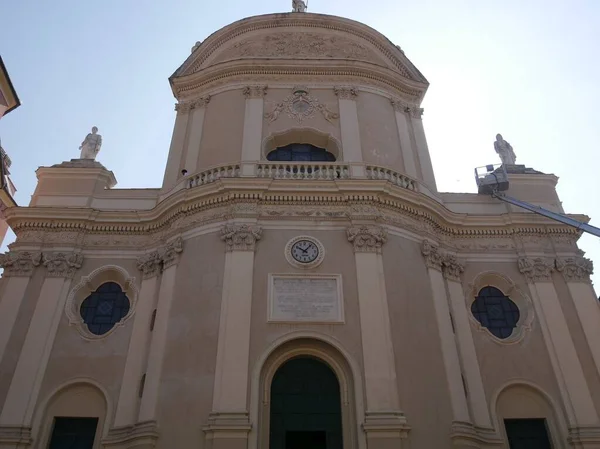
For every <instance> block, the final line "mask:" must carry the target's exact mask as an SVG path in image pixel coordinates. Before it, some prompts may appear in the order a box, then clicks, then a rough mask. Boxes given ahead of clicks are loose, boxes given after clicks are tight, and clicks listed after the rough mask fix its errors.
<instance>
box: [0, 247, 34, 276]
mask: <svg viewBox="0 0 600 449" xmlns="http://www.w3.org/2000/svg"><path fill="white" fill-rule="evenodd" d="M41 261H42V254H41V253H39V252H29V251H9V252H8V253H6V254H0V267H2V268H4V273H3V274H2V276H3V277H8V276H31V275H32V274H33V269H34V268H35V267H37V266H39V265H40V263H41Z"/></svg>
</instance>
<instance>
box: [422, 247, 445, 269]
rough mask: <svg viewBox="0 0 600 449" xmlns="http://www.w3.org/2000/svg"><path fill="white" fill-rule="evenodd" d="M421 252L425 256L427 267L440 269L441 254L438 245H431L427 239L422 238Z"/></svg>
mask: <svg viewBox="0 0 600 449" xmlns="http://www.w3.org/2000/svg"><path fill="white" fill-rule="evenodd" d="M421 254H422V255H423V257H424V258H425V265H427V267H428V268H433V269H435V270H438V271H442V261H443V256H442V252H441V251H440V249H439V247H437V246H435V245H432V244H431V242H430V241H429V240H423V243H422V244H421Z"/></svg>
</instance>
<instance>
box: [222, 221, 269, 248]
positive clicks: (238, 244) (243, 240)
mask: <svg viewBox="0 0 600 449" xmlns="http://www.w3.org/2000/svg"><path fill="white" fill-rule="evenodd" d="M261 237H262V228H261V227H259V226H253V225H248V224H229V225H225V226H223V227H222V228H221V240H223V241H224V242H225V245H226V250H227V251H254V249H255V248H256V242H257V241H259V240H260V239H261Z"/></svg>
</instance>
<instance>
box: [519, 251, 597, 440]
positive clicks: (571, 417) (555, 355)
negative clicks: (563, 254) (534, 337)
mask: <svg viewBox="0 0 600 449" xmlns="http://www.w3.org/2000/svg"><path fill="white" fill-rule="evenodd" d="M518 265H519V271H521V273H523V274H524V275H525V277H526V278H527V282H528V285H529V291H530V292H531V297H532V300H533V304H534V307H535V311H536V314H537V315H538V318H539V322H540V327H541V329H542V334H543V336H544V340H545V342H546V347H547V348H548V353H549V355H550V360H551V362H552V367H553V369H554V374H555V376H556V380H557V382H558V385H559V389H560V392H561V396H562V399H563V403H564V406H565V409H566V412H567V417H568V421H569V422H568V425H569V427H570V428H571V430H572V431H576V430H577V429H578V428H581V427H596V426H598V425H599V424H600V423H599V422H598V414H597V412H596V409H595V407H594V403H593V402H592V398H591V395H590V390H589V387H588V385H587V382H586V380H585V376H584V375H583V369H582V368H581V364H580V363H579V358H578V356H577V351H576V349H575V345H574V344H573V340H572V338H571V333H570V332H569V328H568V326H567V321H566V319H565V316H564V314H563V311H562V309H561V306H560V301H559V299H558V295H557V293H556V289H555V288H554V284H553V282H552V271H553V270H554V263H553V261H551V260H549V259H546V258H542V257H537V258H527V257H521V258H520V259H519V261H518ZM582 447H592V446H586V445H584V446H582Z"/></svg>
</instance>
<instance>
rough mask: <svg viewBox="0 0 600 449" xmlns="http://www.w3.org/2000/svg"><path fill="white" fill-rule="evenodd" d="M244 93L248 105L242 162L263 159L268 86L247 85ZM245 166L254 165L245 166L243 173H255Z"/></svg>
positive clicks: (245, 113)
mask: <svg viewBox="0 0 600 449" xmlns="http://www.w3.org/2000/svg"><path fill="white" fill-rule="evenodd" d="M243 94H244V96H245V97H246V105H245V110H244V133H243V136H242V163H243V162H257V161H260V160H261V147H262V129H263V111H264V97H265V95H266V94H267V86H246V87H245V88H244V90H243ZM244 168H246V169H249V168H252V167H251V166H248V165H245V166H243V168H242V175H254V173H253V172H247V170H246V171H245V170H244Z"/></svg>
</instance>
